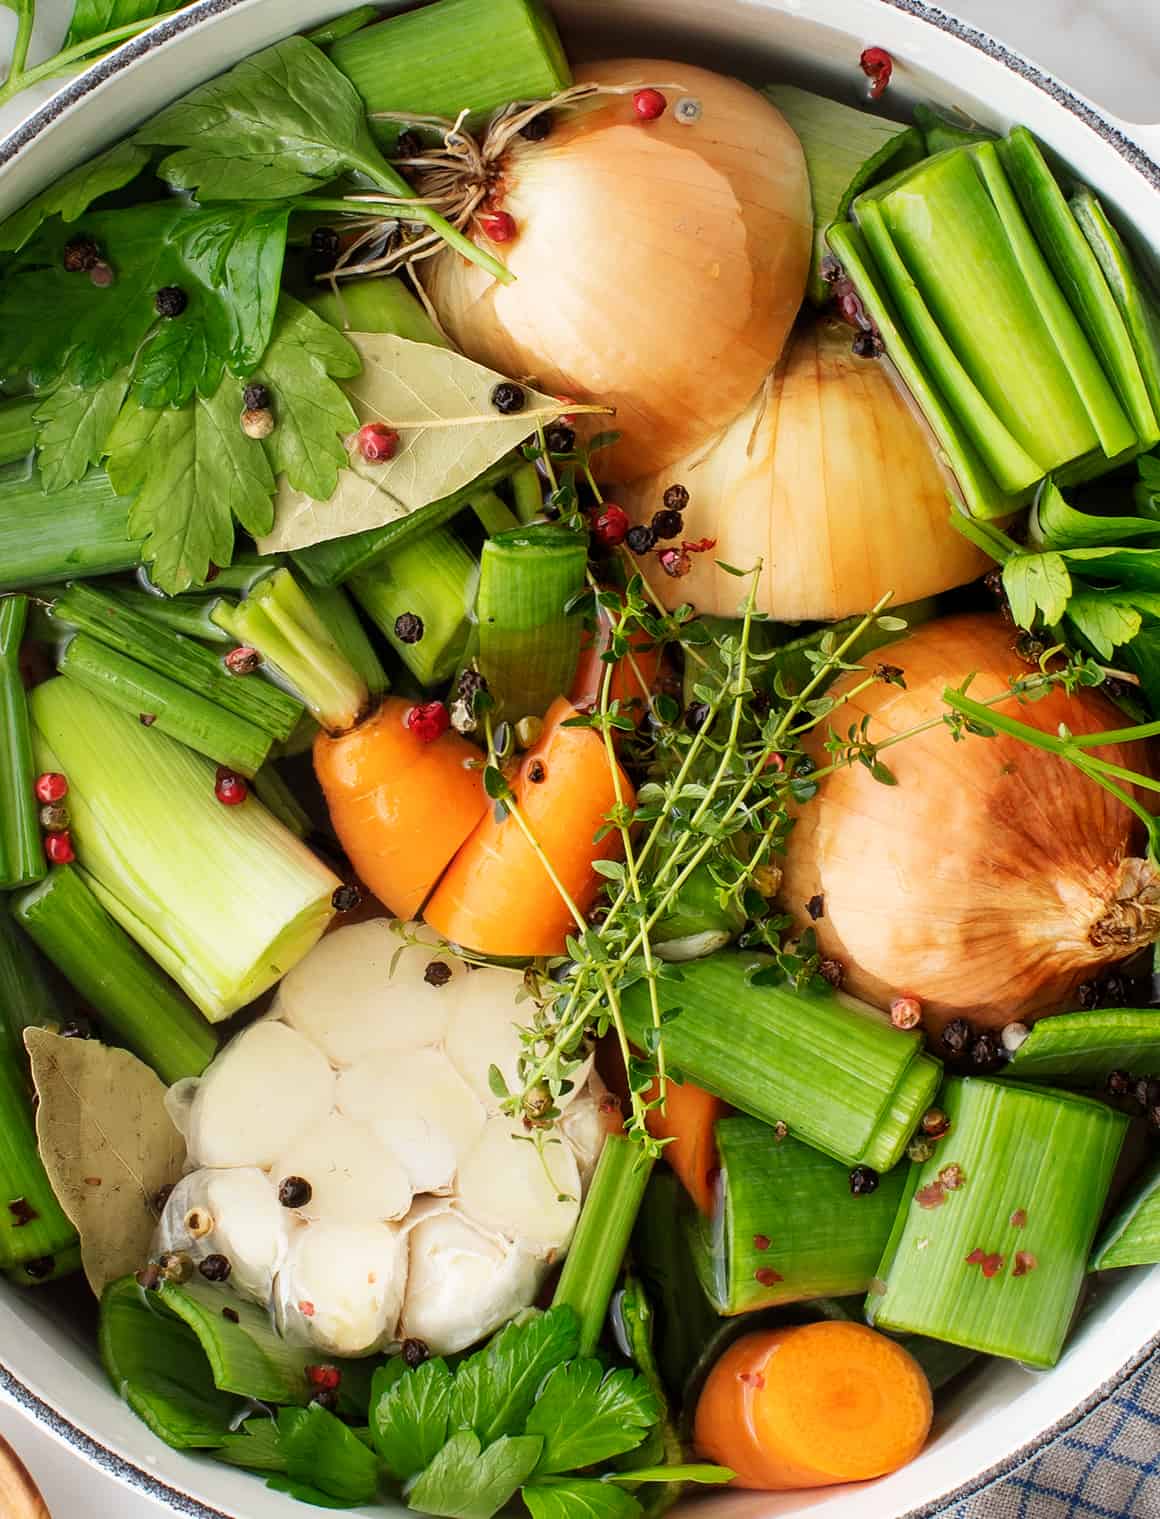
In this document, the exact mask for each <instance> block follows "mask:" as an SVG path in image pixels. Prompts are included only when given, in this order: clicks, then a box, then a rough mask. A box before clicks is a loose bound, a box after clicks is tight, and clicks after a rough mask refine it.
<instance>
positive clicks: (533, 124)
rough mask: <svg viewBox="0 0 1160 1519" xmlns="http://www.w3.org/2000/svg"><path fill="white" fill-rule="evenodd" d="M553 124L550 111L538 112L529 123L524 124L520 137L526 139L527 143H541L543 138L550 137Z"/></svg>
mask: <svg viewBox="0 0 1160 1519" xmlns="http://www.w3.org/2000/svg"><path fill="white" fill-rule="evenodd" d="M555 124H556V123H555V120H554V119H553V116H552V113H551V111H538V112H537V113H536V115H535V116H533V117H532V119H531V120H530V121H525V122H524V124H523V126H522V127H521V128H520V136H521V137H525V138H527V140H528V142H543V140H544V138H545V137H548V136H550V135H551V131H552V128H553V127H554V126H555Z"/></svg>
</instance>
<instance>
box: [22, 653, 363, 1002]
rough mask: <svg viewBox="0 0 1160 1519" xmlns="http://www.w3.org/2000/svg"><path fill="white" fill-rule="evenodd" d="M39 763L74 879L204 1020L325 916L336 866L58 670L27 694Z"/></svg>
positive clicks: (300, 950) (253, 988) (306, 942)
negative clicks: (63, 809) (51, 774)
mask: <svg viewBox="0 0 1160 1519" xmlns="http://www.w3.org/2000/svg"><path fill="white" fill-rule="evenodd" d="M31 705H32V716H33V724H34V742H35V748H36V754H37V758H38V762H39V763H40V765H41V767H42V769H45V770H59V771H61V772H63V773H64V774H65V775H67V776H68V779H69V810H70V813H71V815H72V831H73V838H74V841H75V843H76V846H77V853H78V859H79V863H80V865H81V866H82V867H83V873H84V879H85V881H86V883H87V884H88V885H89V886H90V887H91V888H92V890H93V891H94V892H95V893H96V895H97V897H98V899H99V900H100V902H101V903H102V904H103V906H104V907H105V908H106V909H107V910H108V911H109V912H110V913H111V914H112V916H113V917H114V918H115V919H116V920H117V922H118V923H120V925H121V927H122V928H124V929H125V931H126V932H127V933H128V934H129V935H130V937H131V938H133V939H136V941H137V943H138V944H140V945H141V947H142V949H144V950H145V952H146V953H147V954H149V955H151V956H152V958H153V959H154V960H156V961H157V963H158V964H159V965H160V966H161V967H162V968H163V969H164V970H166V971H168V972H169V974H170V975H171V976H172V977H173V979H174V980H175V981H176V982H177V983H178V985H179V986H181V987H183V988H184V990H185V991H186V992H187V993H188V995H189V997H190V998H191V999H192V1001H193V1002H194V1003H195V1005H196V1006H197V1007H199V1008H200V1009H201V1011H202V1012H203V1013H204V1014H205V1016H206V1017H207V1018H208V1019H209V1020H210V1022H211V1023H216V1022H219V1021H220V1020H221V1019H223V1018H227V1017H229V1015H230V1014H231V1013H233V1012H236V1011H237V1010H238V1008H240V1007H244V1006H246V1004H247V1003H249V1002H252V1001H253V999H254V998H255V997H257V996H258V995H259V994H260V993H261V992H263V991H265V989H266V988H267V987H268V986H271V985H272V984H273V983H274V982H275V981H276V980H277V979H278V978H279V977H280V976H282V975H284V974H285V973H286V972H287V971H288V970H289V969H290V968H291V966H292V965H294V964H295V963H296V962H297V961H298V960H300V959H301V958H302V956H303V955H304V954H305V953H306V952H307V950H309V949H310V948H311V947H312V946H313V944H314V943H315V942H316V941H317V939H318V938H319V937H320V935H321V934H322V931H323V930H324V929H325V927H326V925H327V923H328V922H329V920H330V918H331V916H332V914H333V908H332V906H331V900H330V899H331V896H332V895H333V893H334V891H335V889H336V888H337V887H338V886H339V885H340V882H339V880H338V877H337V876H335V875H334V874H333V873H332V872H331V871H330V870H328V869H327V868H326V867H325V866H324V865H323V864H322V862H321V861H319V860H317V859H315V857H314V855H312V854H311V853H310V851H309V850H308V849H307V848H306V847H305V845H303V844H302V843H301V842H300V841H299V840H298V839H296V838H295V837H294V836H293V835H292V834H291V833H289V832H287V830H286V829H285V828H283V827H282V825H281V824H280V823H278V822H277V821H276V820H275V819H274V818H273V817H271V815H270V814H269V813H268V812H267V811H266V809H265V808H264V807H263V806H262V804H261V803H260V802H259V801H257V799H256V798H254V797H252V796H251V797H248V798H247V799H246V800H245V801H244V802H243V803H242V804H241V805H239V806H234V807H225V806H223V805H222V804H221V803H220V802H219V801H218V800H217V797H216V796H215V794H214V780H215V776H214V766H213V765H212V764H211V763H210V761H209V760H206V759H203V758H202V757H201V755H198V754H194V753H192V751H191V750H189V749H186V748H184V747H183V746H182V745H181V744H177V743H174V741H173V740H172V739H169V738H166V737H165V735H164V734H161V733H155V732H152V731H151V730H150V729H148V728H143V727H142V726H141V724H140V723H139V722H137V721H136V719H134V718H131V717H127V716H126V715H125V713H123V712H119V711H118V710H117V709H116V708H115V707H112V706H110V705H109V704H108V703H106V702H103V701H102V700H101V699H100V698H99V697H96V696H94V695H93V694H92V693H91V692H90V691H87V690H85V689H84V687H83V686H80V685H77V684H76V683H75V682H73V681H70V680H67V679H65V678H64V677H58V678H57V679H55V680H50V681H46V682H45V683H44V684H43V685H41V686H38V687H37V688H36V690H35V691H34V692H33V693H32V700H31Z"/></svg>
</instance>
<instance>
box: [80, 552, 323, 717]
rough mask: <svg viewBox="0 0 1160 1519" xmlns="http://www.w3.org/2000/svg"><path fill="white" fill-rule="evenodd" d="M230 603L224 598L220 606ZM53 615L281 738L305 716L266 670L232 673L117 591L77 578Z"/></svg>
mask: <svg viewBox="0 0 1160 1519" xmlns="http://www.w3.org/2000/svg"><path fill="white" fill-rule="evenodd" d="M228 604H229V603H227V602H226V601H225V600H224V599H223V600H222V602H221V603H220V607H225V606H227V605H228ZM220 607H219V608H215V610H220ZM52 615H53V618H54V619H55V620H56V621H58V622H60V623H62V624H67V625H69V626H71V627H74V628H76V629H77V630H78V631H79V632H81V633H87V634H88V635H89V636H90V637H92V638H95V639H98V640H99V641H100V642H101V643H104V644H107V645H108V647H109V648H111V649H115V650H117V652H118V653H120V654H123V655H125V656H126V657H127V658H129V659H133V660H136V661H137V662H138V663H139V664H142V665H145V666H147V667H148V668H149V669H150V670H154V671H156V672H157V674H158V675H164V676H166V677H167V678H168V679H170V680H173V681H176V682H177V684H178V685H181V686H184V687H185V688H186V690H189V691H195V692H197V694H198V695H199V696H203V697H205V698H206V699H207V700H209V701H211V702H213V703H214V704H215V705H216V706H219V707H224V708H225V710H226V711H227V712H232V713H234V714H235V716H237V717H242V718H245V720H246V721H247V722H250V723H253V724H255V725H256V726H257V727H259V728H263V729H265V731H266V732H267V733H271V734H273V736H274V737H275V738H279V739H285V738H288V737H289V736H290V734H291V733H292V732H293V731H294V728H295V725H296V724H297V722H298V719H299V718H300V717H301V715H302V705H301V703H300V702H297V701H295V700H294V698H293V697H292V696H288V695H287V694H286V692H285V691H280V690H279V689H278V687H277V686H273V685H271V684H270V682H269V681H267V680H263V679H262V677H261V676H260V675H231V674H230V673H229V672H228V671H227V669H226V667H225V665H224V664H223V663H222V659H221V656H220V655H219V654H216V653H213V652H211V651H210V650H209V649H207V648H205V647H203V645H202V644H201V643H200V642H199V641H197V640H196V639H192V638H187V637H185V636H184V635H183V634H181V633H175V632H172V631H171V630H170V629H168V628H164V627H161V626H160V625H159V624H157V623H156V622H154V621H153V620H152V619H151V618H149V617H144V616H142V615H141V613H140V612H138V611H137V610H136V609H135V608H134V607H133V606H131V605H130V604H129V603H128V602H123V601H121V600H120V599H119V598H118V597H117V595H116V594H115V593H114V592H107V591H98V590H96V589H95V588H94V587H93V586H89V585H82V584H79V583H78V582H75V581H73V582H71V583H70V584H69V585H68V586H67V587H66V589H65V591H64V594H63V595H61V596H58V597H57V598H56V600H55V602H54V603H53V608H52ZM138 710H140V709H138Z"/></svg>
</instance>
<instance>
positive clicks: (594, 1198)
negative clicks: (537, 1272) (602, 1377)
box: [552, 1134, 653, 1356]
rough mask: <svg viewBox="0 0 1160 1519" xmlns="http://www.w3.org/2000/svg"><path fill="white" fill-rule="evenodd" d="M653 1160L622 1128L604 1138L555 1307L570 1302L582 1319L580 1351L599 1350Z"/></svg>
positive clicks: (562, 1274)
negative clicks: (597, 1347) (609, 1307)
mask: <svg viewBox="0 0 1160 1519" xmlns="http://www.w3.org/2000/svg"><path fill="white" fill-rule="evenodd" d="M652 1167H653V1163H652V1161H651V1160H649V1158H648V1157H647V1156H646V1155H645V1153H644V1151H643V1150H642V1149H641V1147H640V1146H639V1145H638V1144H636V1143H635V1142H634V1141H633V1140H631V1139H628V1138H626V1137H625V1136H624V1135H623V1134H611V1135H609V1137H608V1138H607V1139H606V1140H605V1141H604V1148H603V1149H602V1150H601V1152H600V1159H599V1160H598V1161H597V1162H596V1170H595V1172H594V1174H593V1177H592V1182H591V1185H590V1186H589V1188H588V1196H587V1197H586V1198H585V1199H584V1206H583V1208H582V1209H581V1210H580V1221H579V1223H578V1224H577V1225H576V1233H575V1234H574V1235H573V1237H572V1243H571V1245H570V1246H569V1247H568V1255H567V1259H566V1260H565V1261H564V1269H563V1271H562V1272H561V1273H560V1280H559V1282H557V1284H556V1291H555V1293H554V1294H553V1297H552V1307H553V1308H559V1307H560V1306H561V1305H562V1304H566V1305H567V1306H568V1307H569V1308H573V1309H575V1311H576V1314H577V1316H578V1318H579V1320H580V1354H581V1355H582V1356H590V1355H593V1354H595V1351H596V1346H597V1345H598V1344H599V1342H600V1336H601V1334H602V1332H603V1330H604V1320H605V1317H606V1316H607V1314H608V1305H609V1303H610V1302H611V1301H612V1289H613V1288H614V1287H615V1286H616V1278H617V1277H618V1276H619V1274H620V1265H621V1262H622V1261H623V1259H624V1252H625V1251H626V1250H627V1249H628V1241H629V1237H630V1236H631V1234H632V1228H633V1225H634V1224H635V1222H636V1216H637V1213H638V1212H639V1211H640V1205H641V1202H642V1200H643V1198H644V1192H645V1188H646V1187H647V1186H648V1179H649V1175H650V1173H651V1171H652Z"/></svg>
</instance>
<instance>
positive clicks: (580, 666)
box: [569, 607, 661, 725]
mask: <svg viewBox="0 0 1160 1519" xmlns="http://www.w3.org/2000/svg"><path fill="white" fill-rule="evenodd" d="M611 626H612V625H611V620H610V618H609V615H608V613H607V612H606V611H605V610H604V608H603V607H601V609H600V614H599V620H598V622H597V627H596V634H595V636H593V635H592V634H591V633H585V634H584V637H583V640H582V641H581V644H580V658H579V660H578V661H577V664H576V674H575V675H574V676H573V678H572V690H571V692H570V693H569V695H570V698H571V701H572V705H573V706H575V707H579V708H581V709H582V710H583V711H590V710H591V709H593V708H595V707H596V706H598V705H599V702H600V688H601V684H602V682H603V680H604V671H605V669H606V668H607V666H606V665H605V663H604V661H603V660H602V659H601V657H600V656H601V655H602V654H603V653H604V651H605V649H607V647H608V638H609V633H610V631H611ZM660 667H661V656H660V650H659V649H658V648H657V646H656V645H655V644H654V643H652V642H651V641H650V639H649V638H648V637H647V635H646V634H644V633H643V632H638V633H636V634H634V636H633V638H632V658H631V659H629V658H628V657H627V655H626V656H624V657H622V658H621V659H618V660H617V661H616V664H615V666H614V668H613V671H612V685H611V687H610V689H609V694H610V697H611V699H612V700H613V701H619V702H620V704H621V706H622V707H627V706H628V704H629V703H630V702H631V703H632V704H633V705H632V706H631V707H630V708H629V711H630V712H631V714H632V715H633V716H635V718H636V721H637V723H638V725H639V724H640V723H641V722H642V721H643V719H644V715H645V713H646V712H647V711H648V699H649V696H650V695H651V693H652V690H653V687H654V686H655V685H656V682H657V676H658V674H659V673H660Z"/></svg>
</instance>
